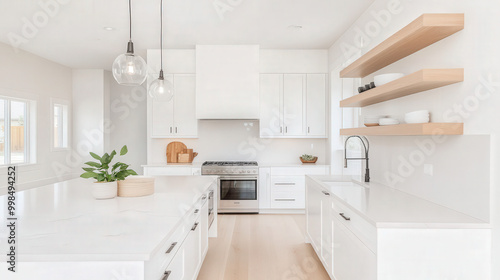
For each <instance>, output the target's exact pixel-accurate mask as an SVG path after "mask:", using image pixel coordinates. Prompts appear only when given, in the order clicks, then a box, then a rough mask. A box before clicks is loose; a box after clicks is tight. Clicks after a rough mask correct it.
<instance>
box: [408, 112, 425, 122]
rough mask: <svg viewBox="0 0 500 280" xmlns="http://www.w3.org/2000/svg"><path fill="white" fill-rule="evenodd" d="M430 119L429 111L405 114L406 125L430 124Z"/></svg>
mask: <svg viewBox="0 0 500 280" xmlns="http://www.w3.org/2000/svg"><path fill="white" fill-rule="evenodd" d="M430 119H431V118H430V114H429V110H419V111H413V112H410V113H407V114H405V122H406V123H428V122H429V121H430Z"/></svg>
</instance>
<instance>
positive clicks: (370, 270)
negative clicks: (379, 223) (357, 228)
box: [333, 218, 377, 280]
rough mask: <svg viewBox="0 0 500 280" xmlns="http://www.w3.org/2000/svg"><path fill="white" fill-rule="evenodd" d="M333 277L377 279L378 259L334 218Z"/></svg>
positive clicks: (349, 279) (356, 279) (344, 279)
mask: <svg viewBox="0 0 500 280" xmlns="http://www.w3.org/2000/svg"><path fill="white" fill-rule="evenodd" d="M333 241H334V247H333V276H334V277H335V279H342V280H359V279H363V280H375V279H377V257H376V255H375V254H374V253H373V252H372V251H370V249H368V247H366V246H365V245H364V244H363V243H362V242H361V241H360V240H359V239H358V238H357V237H356V236H355V235H354V234H353V233H352V232H350V231H349V230H348V229H347V228H346V227H345V226H344V225H342V224H341V223H340V221H337V219H336V218H334V228H333Z"/></svg>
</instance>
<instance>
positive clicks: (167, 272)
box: [161, 270, 172, 280]
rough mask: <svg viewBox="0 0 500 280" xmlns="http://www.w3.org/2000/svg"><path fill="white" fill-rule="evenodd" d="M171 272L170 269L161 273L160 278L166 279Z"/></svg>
mask: <svg viewBox="0 0 500 280" xmlns="http://www.w3.org/2000/svg"><path fill="white" fill-rule="evenodd" d="M171 273H172V271H170V270H167V271H165V273H164V274H163V278H162V279H161V280H167V279H168V277H169V276H170V274H171Z"/></svg>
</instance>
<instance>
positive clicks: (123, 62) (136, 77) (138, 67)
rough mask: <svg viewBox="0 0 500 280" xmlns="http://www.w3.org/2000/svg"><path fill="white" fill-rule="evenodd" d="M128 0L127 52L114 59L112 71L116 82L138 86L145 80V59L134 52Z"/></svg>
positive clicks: (130, 11)
mask: <svg viewBox="0 0 500 280" xmlns="http://www.w3.org/2000/svg"><path fill="white" fill-rule="evenodd" d="M130 1H131V0H129V1H128V12H129V42H128V44H127V52H126V53H124V54H122V55H119V56H118V57H117V58H116V59H115V61H114V62H113V67H112V72H113V77H114V78H115V80H116V82H118V83H119V84H120V85H125V86H139V85H141V84H142V83H144V81H146V78H147V74H148V73H147V65H146V61H144V59H143V58H142V57H140V56H138V55H135V54H134V43H133V42H132V8H131V3H130Z"/></svg>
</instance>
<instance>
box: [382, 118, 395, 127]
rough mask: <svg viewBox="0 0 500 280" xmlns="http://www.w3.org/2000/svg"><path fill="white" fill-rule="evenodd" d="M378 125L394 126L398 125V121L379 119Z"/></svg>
mask: <svg viewBox="0 0 500 280" xmlns="http://www.w3.org/2000/svg"><path fill="white" fill-rule="evenodd" d="M378 124H379V125H396V124H399V121H398V120H396V119H394V118H381V119H380V120H378Z"/></svg>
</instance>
